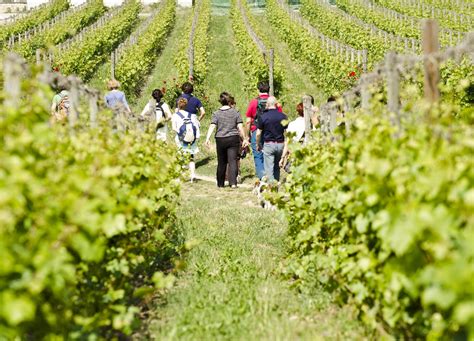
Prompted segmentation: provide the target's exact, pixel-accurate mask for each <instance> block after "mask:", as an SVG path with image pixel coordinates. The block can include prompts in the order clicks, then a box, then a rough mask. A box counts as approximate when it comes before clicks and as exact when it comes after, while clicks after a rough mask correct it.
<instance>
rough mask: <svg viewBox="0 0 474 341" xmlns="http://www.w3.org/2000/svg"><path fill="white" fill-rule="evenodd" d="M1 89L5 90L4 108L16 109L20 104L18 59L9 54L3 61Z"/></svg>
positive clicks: (19, 68)
mask: <svg viewBox="0 0 474 341" xmlns="http://www.w3.org/2000/svg"><path fill="white" fill-rule="evenodd" d="M3 75H4V79H3V82H4V83H3V88H4V89H5V107H6V108H17V107H18V106H19V104H20V98H21V96H20V93H21V65H20V63H19V60H18V57H17V56H16V55H15V54H13V53H9V54H8V55H7V56H6V57H5V59H4V61H3Z"/></svg>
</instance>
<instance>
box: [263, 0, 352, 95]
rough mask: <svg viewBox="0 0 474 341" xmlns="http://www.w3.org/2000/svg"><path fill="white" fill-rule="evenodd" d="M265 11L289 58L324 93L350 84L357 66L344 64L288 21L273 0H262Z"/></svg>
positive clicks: (295, 24) (287, 16)
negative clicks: (300, 67) (352, 73)
mask: <svg viewBox="0 0 474 341" xmlns="http://www.w3.org/2000/svg"><path fill="white" fill-rule="evenodd" d="M266 12H267V17H268V21H269V22H270V23H271V24H272V26H273V28H274V30H275V31H276V33H277V34H278V36H279V37H280V38H281V39H282V40H284V41H285V42H286V43H287V45H288V48H289V52H290V54H291V56H292V58H293V59H295V60H297V61H299V62H300V63H301V64H302V65H304V66H305V67H306V69H307V71H308V73H309V75H310V76H311V79H312V80H313V81H314V82H315V83H316V84H317V85H318V86H319V87H320V88H321V89H323V90H324V92H326V93H328V94H331V93H335V92H339V91H342V90H344V89H347V88H348V87H349V86H351V85H352V84H353V82H354V80H353V79H350V77H349V74H350V72H351V71H355V70H357V69H358V66H357V65H354V66H351V65H348V64H346V63H345V61H344V60H343V59H338V58H337V55H336V56H335V55H333V54H331V53H330V52H328V51H327V50H326V49H325V47H324V46H323V44H322V43H321V41H320V40H318V39H314V38H313V37H312V36H311V34H310V33H309V32H308V31H307V30H306V29H305V28H303V27H302V26H301V25H299V24H298V23H296V22H294V21H292V20H291V18H290V17H289V15H288V14H287V13H286V12H285V11H284V10H283V9H282V8H281V7H280V6H279V5H278V4H277V2H276V1H275V0H268V1H267V2H266Z"/></svg>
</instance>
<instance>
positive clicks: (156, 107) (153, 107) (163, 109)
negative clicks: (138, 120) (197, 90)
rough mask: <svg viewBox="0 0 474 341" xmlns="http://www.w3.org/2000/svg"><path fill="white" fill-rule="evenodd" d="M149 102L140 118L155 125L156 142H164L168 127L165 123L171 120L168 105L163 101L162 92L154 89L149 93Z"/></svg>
mask: <svg viewBox="0 0 474 341" xmlns="http://www.w3.org/2000/svg"><path fill="white" fill-rule="evenodd" d="M151 97H152V98H151V99H150V101H149V102H148V103H147V104H146V105H145V108H143V111H142V113H141V114H140V117H142V118H143V119H145V120H146V121H148V122H153V123H154V124H155V128H154V129H155V133H156V138H157V139H158V140H162V141H166V136H167V135H168V126H167V125H166V121H169V120H171V116H172V114H171V110H170V107H169V105H168V104H166V102H164V101H163V92H162V91H161V90H160V89H154V90H153V91H152V93H151Z"/></svg>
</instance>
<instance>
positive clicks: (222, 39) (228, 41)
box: [197, 10, 253, 179]
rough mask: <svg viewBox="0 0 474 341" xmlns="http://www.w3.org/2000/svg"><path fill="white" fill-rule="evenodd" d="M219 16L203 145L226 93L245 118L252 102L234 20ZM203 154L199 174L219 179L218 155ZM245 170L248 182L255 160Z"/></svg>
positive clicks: (212, 34)
mask: <svg viewBox="0 0 474 341" xmlns="http://www.w3.org/2000/svg"><path fill="white" fill-rule="evenodd" d="M215 12H217V13H219V15H213V16H212V18H211V22H210V30H209V38H210V41H209V57H208V58H209V71H208V75H207V77H206V84H205V86H206V89H207V91H208V97H209V99H210V108H206V111H207V118H206V119H205V120H204V122H203V125H202V128H201V133H202V134H203V136H202V138H201V142H203V141H204V140H205V136H206V135H205V134H206V132H207V128H208V122H209V119H210V117H211V115H212V112H213V111H215V110H216V109H218V108H219V107H220V104H219V102H218V101H217V100H218V98H219V94H220V93H221V92H222V91H227V92H229V93H231V94H232V95H234V97H235V100H236V102H237V109H238V110H239V111H240V113H241V114H242V117H243V118H244V115H245V110H246V109H247V104H248V102H249V100H250V98H249V97H248V95H247V94H246V93H245V91H244V89H243V87H242V84H243V82H244V77H245V74H244V73H243V71H242V69H241V68H240V65H239V56H238V54H237V47H236V46H235V45H234V39H233V32H232V26H231V21H230V20H231V19H230V17H229V15H228V11H225V10H220V11H215ZM226 12H227V14H226ZM201 151H202V153H201V156H200V159H201V160H200V161H198V162H197V165H198V167H199V169H198V174H203V175H208V176H215V173H216V166H215V163H216V154H215V152H214V150H212V151H209V150H207V149H206V148H205V147H202V148H201ZM241 170H242V172H243V173H245V174H247V175H248V177H246V179H249V178H250V177H251V175H253V161H252V160H251V157H247V158H246V159H244V160H242V162H241Z"/></svg>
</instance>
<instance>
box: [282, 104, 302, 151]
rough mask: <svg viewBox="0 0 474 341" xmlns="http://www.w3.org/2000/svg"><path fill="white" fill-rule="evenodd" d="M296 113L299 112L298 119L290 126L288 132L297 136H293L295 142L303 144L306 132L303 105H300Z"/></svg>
mask: <svg viewBox="0 0 474 341" xmlns="http://www.w3.org/2000/svg"><path fill="white" fill-rule="evenodd" d="M296 111H297V112H298V117H297V118H296V119H295V120H294V121H291V122H290V123H289V124H288V129H287V130H286V132H287V133H293V134H295V135H294V136H293V142H302V141H303V136H304V130H305V129H304V128H305V124H304V107H303V103H298V105H297V106H296Z"/></svg>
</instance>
